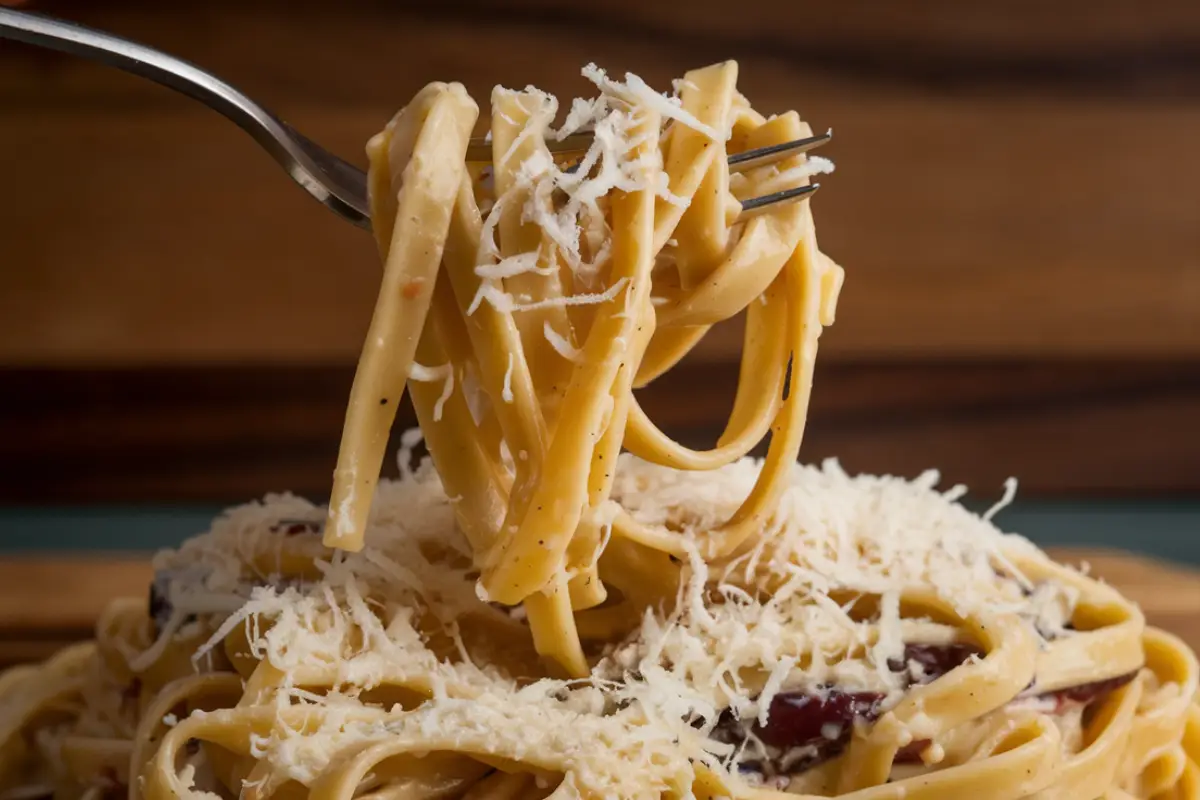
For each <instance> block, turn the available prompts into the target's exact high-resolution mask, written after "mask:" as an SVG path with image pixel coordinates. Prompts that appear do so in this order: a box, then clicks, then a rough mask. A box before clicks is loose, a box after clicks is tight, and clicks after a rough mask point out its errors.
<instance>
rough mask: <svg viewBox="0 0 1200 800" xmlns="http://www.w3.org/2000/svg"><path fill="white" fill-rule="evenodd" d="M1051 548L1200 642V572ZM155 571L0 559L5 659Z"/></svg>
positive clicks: (0, 648)
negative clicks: (1087, 566)
mask: <svg viewBox="0 0 1200 800" xmlns="http://www.w3.org/2000/svg"><path fill="white" fill-rule="evenodd" d="M1051 555H1052V556H1053V557H1055V558H1056V559H1057V560H1060V561H1064V562H1067V563H1072V564H1078V563H1081V562H1087V563H1088V565H1089V566H1090V568H1091V571H1092V573H1093V574H1095V575H1098V576H1100V577H1101V578H1103V579H1104V580H1106V581H1108V582H1109V583H1111V584H1113V585H1114V586H1116V587H1117V588H1118V589H1120V590H1121V591H1122V592H1124V593H1125V594H1126V596H1128V597H1129V598H1130V599H1132V600H1133V601H1135V602H1137V603H1138V604H1140V605H1141V607H1142V610H1143V611H1144V612H1145V614H1146V618H1147V621H1148V622H1149V624H1151V625H1156V626H1160V627H1163V628H1165V629H1167V630H1170V631H1172V632H1173V633H1175V634H1176V635H1178V636H1180V637H1182V638H1183V639H1184V641H1186V642H1187V643H1188V644H1189V645H1190V646H1191V647H1192V648H1193V649H1197V650H1200V573H1197V572H1196V571H1194V570H1188V569H1184V568H1180V567H1176V566H1172V565H1169V564H1165V563H1162V562H1158V561H1153V560H1150V559H1146V558H1142V557H1139V556H1133V555H1130V554H1128V553H1122V552H1118V551H1106V550H1088V549H1077V548H1073V549H1059V550H1052V551H1051ZM150 575H151V571H150V567H149V564H148V562H147V561H146V559H145V558H144V557H137V556H135V557H131V558H126V559H113V558H99V557H97V558H82V557H74V558H66V559H52V560H51V559H46V558H44V557H39V558H24V559H5V560H0V666H2V665H7V664H13V663H18V662H22V661H32V660H38V659H42V658H45V657H47V656H48V655H50V654H51V653H53V652H54V651H55V650H57V649H58V648H60V647H62V646H63V645H64V644H68V643H70V642H73V641H79V640H81V639H86V638H89V637H90V636H91V632H90V627H91V626H92V625H93V624H94V622H95V620H96V617H97V616H98V615H99V613H100V611H101V609H103V607H104V606H105V604H106V603H108V601H109V600H112V599H113V598H116V597H126V596H131V595H132V596H140V595H143V594H144V593H145V591H146V586H147V585H148V582H149V579H150ZM64 587H70V590H69V591H64Z"/></svg>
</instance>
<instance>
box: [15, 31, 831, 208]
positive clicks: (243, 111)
mask: <svg viewBox="0 0 1200 800" xmlns="http://www.w3.org/2000/svg"><path fill="white" fill-rule="evenodd" d="M0 39H13V40H15V41H19V42H25V43H27V44H33V45H39V46H41V47H46V48H50V49H52V50H59V51H61V52H64V53H69V54H71V55H76V56H82V57H84V58H89V59H92V60H94V61H98V62H100V63H102V64H107V65H109V66H112V67H117V68H119V69H123V70H125V71H126V72H131V73H133V74H134V75H139V76H141V77H143V78H149V79H150V80H152V81H155V82H156V83H159V84H162V85H163V86H166V87H168V88H171V89H174V90H175V91H177V92H180V93H182V94H185V95H187V96H188V97H191V98H192V99H194V100H199V101H200V102H201V103H203V104H204V105H206V106H208V107H209V108H211V109H213V110H214V111H216V112H218V113H220V114H222V115H224V116H225V117H226V118H228V119H229V120H231V121H232V122H234V123H235V124H237V125H238V126H239V127H240V128H241V129H242V130H244V131H246V133H248V134H250V136H251V137H252V138H253V139H254V140H255V141H256V142H258V144H259V145H260V146H261V147H262V148H263V149H264V150H266V151H267V153H268V154H269V155H270V156H271V157H272V158H274V159H275V161H276V162H278V163H279V165H280V166H282V167H283V168H284V170H286V171H287V173H288V174H289V175H291V176H292V179H293V180H294V181H296V183H298V184H300V186H302V187H303V188H304V189H305V190H306V191H307V192H308V193H309V194H311V195H312V196H313V197H315V198H316V199H317V200H318V201H320V202H321V203H322V204H323V205H324V206H325V207H326V208H328V209H330V210H331V211H333V212H334V213H336V214H338V215H339V216H341V217H342V218H344V219H346V220H348V221H350V222H353V223H354V224H355V225H357V226H359V227H360V228H365V229H367V230H370V228H371V220H370V206H369V204H368V202H367V176H366V173H364V172H363V171H362V170H361V169H359V168H358V167H355V166H354V165H353V164H350V163H349V162H347V161H344V160H342V159H341V158H338V157H337V156H335V155H334V154H333V153H330V152H329V151H328V150H326V149H325V148H323V147H321V146H320V145H318V144H316V143H315V142H313V141H312V140H311V139H309V138H308V137H306V136H304V135H303V134H302V133H300V132H299V131H298V130H296V129H295V128H293V127H292V126H291V125H289V124H287V123H286V122H284V121H283V120H282V119H280V118H279V117H277V116H276V115H275V114H272V113H271V112H270V111H268V110H267V109H266V108H264V107H263V106H261V105H259V104H258V103H256V102H254V101H253V100H251V99H250V98H249V97H247V96H246V95H245V94H243V93H242V92H240V91H238V90H237V89H236V88H234V87H233V86H231V85H229V84H228V83H226V82H225V81H223V80H221V79H220V78H218V77H217V76H215V75H213V74H212V73H210V72H206V71H205V70H202V69H200V68H199V67H197V66H195V65H193V64H190V63H188V62H187V61H184V60H182V59H179V58H175V57H174V56H170V55H167V54H166V53H163V52H162V51H160V50H155V49H154V48H151V47H146V46H145V45H142V44H138V43H137V42H132V41H130V40H128V39H124V38H121V37H119V36H113V35H112V34H109V33H104V32H103V31H97V30H93V29H91V28H87V27H84V26H83V25H77V24H75V23H73V22H68V21H66V20H61V19H56V18H54V17H49V16H46V15H44V14H37V13H33V12H30V11H15V10H12V9H4V8H0ZM831 137H832V133H831V132H827V133H824V134H820V135H818V136H810V137H807V138H804V139H797V140H795V141H792V142H786V143H784V144H778V145H772V146H770V147H762V148H758V149H756V150H748V151H746V152H744V153H738V154H736V155H732V156H730V157H729V168H730V171H731V172H742V171H745V170H748V169H753V168H755V167H761V166H765V165H768V164H773V163H775V162H778V161H781V160H782V159H784V158H788V157H789V156H793V155H796V154H798V153H804V152H807V151H808V150H811V149H813V148H815V147H819V146H820V145H823V144H825V143H826V142H828V141H829V140H830V138H831ZM590 143H591V135H590V134H589V133H578V134H573V135H571V136H567V137H564V138H563V139H562V140H561V141H549V142H547V143H546V146H547V147H548V148H549V150H550V151H551V152H552V153H555V154H562V155H570V154H572V153H583V152H586V151H587V149H588V146H589V145H590ZM467 159H468V160H469V161H476V162H484V161H486V162H490V161H491V160H492V146H491V143H490V142H488V141H486V140H484V139H472V140H471V142H470V144H469V146H468V147H467ZM818 188H820V184H817V183H813V184H810V185H807V186H800V187H797V188H794V189H787V190H784V191H780V192H774V193H771V194H767V195H763V196H762V197H754V198H751V199H749V200H746V201H744V202H743V203H742V214H741V217H740V218H745V217H750V216H753V215H755V214H760V213H763V211H765V210H767V209H769V208H770V207H772V206H776V205H779V204H783V203H789V202H795V201H797V200H799V199H801V198H803V197H806V196H809V195H811V194H812V193H813V192H815V191H816V190H817V189H818Z"/></svg>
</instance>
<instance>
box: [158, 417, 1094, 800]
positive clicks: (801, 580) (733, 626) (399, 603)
mask: <svg viewBox="0 0 1200 800" xmlns="http://www.w3.org/2000/svg"><path fill="white" fill-rule="evenodd" d="M402 441H403V442H404V446H405V447H406V448H409V455H408V458H404V459H402V463H407V462H408V460H409V459H410V458H411V448H412V447H414V446H415V445H416V442H417V441H419V434H412V433H411V432H410V433H409V434H406V435H405V437H404V438H403V440H402ZM760 468H761V463H760V462H758V461H755V460H752V459H744V460H742V461H739V462H736V463H734V464H731V465H729V466H728V467H725V468H722V469H720V470H717V471H715V472H713V473H705V472H675V471H672V470H669V469H665V468H662V467H657V466H653V465H650V464H647V463H645V462H642V461H639V460H638V459H636V458H634V457H632V456H630V455H623V456H621V457H620V459H619V464H618V469H617V474H616V476H615V485H614V494H613V501H611V502H610V503H609V504H608V505H606V506H604V507H602V508H600V509H597V511H598V516H599V517H604V518H603V519H600V520H599V521H600V522H601V524H605V525H606V529H605V531H604V535H603V539H602V542H601V544H600V546H599V548H598V549H597V552H596V554H595V557H596V558H598V557H599V555H600V553H601V552H603V550H604V549H605V547H608V546H611V544H610V536H612V535H614V534H613V533H612V528H611V525H610V524H607V523H609V522H610V520H609V517H610V516H611V513H610V509H609V506H611V507H612V508H611V510H612V511H615V509H616V508H617V507H618V504H619V506H620V507H623V508H624V509H626V510H627V511H628V513H630V514H631V515H632V516H633V517H634V518H635V519H637V520H638V521H641V522H644V523H649V524H656V525H665V526H667V527H669V528H671V529H672V530H675V531H677V532H678V535H679V537H680V541H681V542H682V546H683V548H684V552H685V555H686V560H685V563H684V564H683V565H682V576H681V577H682V580H681V581H680V583H679V588H678V593H677V594H676V595H675V596H674V597H673V598H664V602H663V603H661V604H651V605H648V606H647V607H646V608H645V609H644V613H643V614H642V616H641V618H640V622H638V623H634V624H633V625H632V628H631V630H630V631H629V634H628V636H627V637H626V638H625V639H624V640H623V641H621V642H620V643H618V644H616V645H614V646H612V647H610V648H609V650H608V651H607V653H606V654H605V656H604V657H603V658H602V659H601V660H600V661H599V662H597V663H596V665H595V667H594V668H593V670H592V674H591V676H590V677H589V678H587V679H585V680H581V681H559V680H552V679H548V678H543V679H540V680H535V681H533V682H532V683H528V685H523V682H522V681H521V680H520V676H521V675H525V674H539V673H538V672H537V670H538V667H537V666H536V665H537V657H536V654H535V653H534V652H533V651H532V647H531V646H530V645H529V643H528V641H527V639H528V629H527V627H525V624H524V615H523V614H521V613H520V610H519V609H515V610H514V609H501V608H498V607H493V606H492V605H490V604H488V603H487V602H486V598H480V597H479V596H478V595H477V593H476V592H477V581H476V573H475V572H474V564H473V561H472V554H471V549H470V546H469V544H468V542H467V541H466V539H465V538H464V537H463V536H462V535H461V534H460V533H459V532H458V530H457V529H456V527H455V522H454V511H453V506H452V503H451V501H450V499H449V498H447V497H446V496H445V493H444V492H443V491H442V488H441V485H440V482H439V481H438V478H437V475H436V473H435V472H434V470H433V469H432V468H431V467H430V466H429V465H428V462H427V461H426V462H425V463H424V464H423V465H422V467H421V468H420V469H418V470H411V469H406V470H404V471H403V472H402V477H401V479H400V480H397V481H382V482H381V483H380V485H379V486H378V489H377V497H376V500H375V503H374V504H373V505H372V511H371V517H370V520H369V523H368V529H369V536H368V542H369V545H368V546H367V547H366V548H364V549H363V551H362V552H360V553H334V554H332V555H331V554H329V553H327V552H325V551H322V550H320V549H319V539H318V536H317V534H316V533H313V534H309V535H307V537H308V538H306V535H299V536H289V537H287V538H285V539H282V544H281V543H280V540H281V537H280V536H279V534H278V533H276V532H273V530H272V527H273V526H274V525H275V524H276V523H277V522H278V520H280V519H320V518H321V512H320V509H318V508H316V507H314V506H312V505H311V504H309V503H307V502H306V501H304V500H301V499H300V498H296V497H293V496H290V495H277V496H270V497H268V498H267V499H266V500H265V501H263V502H262V503H251V504H248V505H245V506H242V507H240V508H236V509H233V510H231V511H230V512H228V513H226V514H225V515H223V516H222V517H220V518H218V519H217V520H216V521H215V522H214V525H213V528H212V530H211V531H210V532H209V533H207V534H204V535H202V536H200V537H197V538H194V539H191V540H189V541H188V542H185V543H184V544H183V545H182V547H181V548H180V549H179V550H177V551H173V552H166V553H163V554H160V555H159V556H158V557H157V558H156V561H155V566H156V568H157V569H158V570H160V571H164V570H167V571H170V570H175V571H176V572H177V574H178V575H179V576H180V577H179V579H178V580H177V581H176V583H177V584H178V585H177V586H175V587H174V591H173V593H172V598H173V600H177V601H178V602H179V603H180V605H179V606H178V607H177V610H178V611H180V612H186V613H193V612H195V613H199V614H201V616H203V617H204V618H206V619H209V620H211V627H210V628H209V629H210V630H213V631H215V633H214V634H213V636H212V637H210V639H209V641H208V642H207V643H206V645H205V646H204V647H202V648H201V650H200V652H199V653H197V658H198V659H199V658H200V657H202V656H203V654H204V653H205V652H206V651H207V650H209V649H211V648H214V647H216V646H217V645H218V644H219V643H220V641H221V640H222V638H223V637H224V636H225V635H226V634H228V633H229V632H230V631H232V630H234V629H235V628H236V627H237V626H239V625H241V624H242V623H243V622H245V623H246V624H247V628H248V630H249V635H250V638H251V651H252V652H253V653H255V654H256V655H257V657H260V658H263V659H265V660H267V661H269V662H270V663H271V664H272V665H273V666H274V667H276V668H277V669H279V670H281V671H282V673H283V674H284V675H285V676H286V680H285V681H284V683H283V685H282V686H281V687H280V689H279V690H278V691H279V694H278V697H277V700H276V702H277V704H278V707H279V708H280V709H284V708H287V707H288V706H291V705H294V704H300V705H305V706H312V707H313V708H315V709H319V710H320V712H321V714H323V716H322V717H321V719H322V722H321V724H320V725H319V726H317V729H316V730H312V731H309V732H306V733H301V732H298V731H291V730H289V729H287V728H286V726H276V728H275V729H274V730H273V731H272V732H271V734H270V735H269V736H264V737H261V738H260V739H258V740H256V742H255V745H254V746H255V749H256V751H257V752H258V754H259V755H258V757H259V758H261V759H262V760H263V761H264V762H266V763H268V764H269V765H270V766H271V767H272V768H273V769H275V770H277V771H278V772H279V774H281V775H284V776H287V777H290V778H292V779H294V780H297V781H300V782H301V783H306V782H308V781H311V780H313V779H314V778H315V776H317V775H319V774H320V773H321V771H322V770H323V769H324V768H325V767H326V766H327V765H328V764H329V763H330V762H331V761H332V760H334V759H337V758H339V754H341V753H349V752H353V751H354V749H355V748H359V747H361V746H363V744H366V743H371V742H375V741H380V740H383V739H384V738H387V739H388V740H389V741H395V740H397V739H404V738H406V737H411V738H412V739H413V741H423V742H428V741H430V740H436V739H437V737H439V736H443V737H444V736H447V735H452V736H453V737H454V738H455V740H456V741H458V742H459V743H460V744H465V743H477V744H478V746H480V747H482V748H485V749H486V750H487V751H488V752H493V753H498V754H503V756H504V757H506V758H517V759H519V758H521V757H523V756H531V755H532V754H534V753H537V754H542V755H547V756H553V757H554V758H555V759H561V760H562V763H565V764H567V765H569V767H568V775H569V778H570V780H572V781H574V782H575V784H576V785H577V786H579V787H584V788H586V790H587V791H588V792H594V793H598V794H611V795H614V796H635V795H636V794H637V793H638V791H639V790H645V789H646V788H647V785H649V786H652V787H653V788H654V790H655V791H656V792H657V791H659V790H665V789H666V788H667V787H669V786H674V785H688V783H689V780H690V779H689V778H688V776H689V775H690V774H691V770H692V769H693V766H692V761H695V762H699V763H707V764H709V765H713V766H716V765H720V764H725V765H736V763H737V762H738V761H739V759H745V758H751V757H753V756H754V753H755V752H756V748H761V746H762V745H761V743H757V744H756V743H755V742H754V741H751V740H747V741H746V742H745V743H744V744H743V745H741V746H739V747H736V748H735V747H733V746H731V745H729V744H725V743H721V742H718V741H715V740H713V739H710V738H708V733H709V732H710V731H711V730H712V729H713V726H714V725H715V724H716V721H717V719H718V717H719V715H721V714H722V713H723V712H724V711H725V710H726V709H728V710H730V711H731V712H733V713H734V714H735V715H736V716H737V717H738V718H740V719H746V720H754V719H756V720H758V721H759V723H760V724H763V723H765V722H766V721H767V718H768V714H769V709H770V701H771V699H772V698H773V697H774V696H775V695H776V694H777V693H779V692H781V691H789V690H794V689H797V688H806V689H813V688H814V687H820V686H822V685H826V684H836V685H838V686H841V687H844V688H846V689H850V690H854V689H862V690H871V691H880V692H884V693H886V694H887V700H885V706H886V705H888V704H890V703H894V702H895V701H896V700H897V699H898V697H899V696H900V692H901V686H900V683H899V681H900V680H901V677H900V674H899V673H893V672H892V671H891V670H889V669H887V664H888V661H889V660H892V659H894V658H896V657H897V656H898V655H900V654H902V653H903V648H904V645H905V644H906V643H908V642H912V641H931V642H936V641H950V640H951V639H949V638H947V637H949V636H950V635H951V634H952V632H951V631H947V630H945V629H943V628H942V626H939V625H936V624H934V623H932V622H930V621H927V620H914V619H907V618H904V617H903V616H902V615H901V613H900V606H899V597H900V594H901V593H902V592H903V591H904V589H905V588H906V587H912V586H920V587H922V588H924V589H930V588H932V589H934V590H936V591H938V592H939V593H941V594H942V595H943V596H944V597H945V599H946V600H948V601H949V602H951V603H953V604H954V605H955V606H956V607H957V608H959V609H960V610H961V612H962V613H971V612H972V611H973V610H979V609H987V608H992V607H994V606H995V605H996V604H998V603H1003V604H1007V605H1008V606H1011V607H1012V608H1014V609H1015V610H1017V611H1018V613H1021V614H1023V615H1026V616H1027V617H1028V618H1029V619H1030V621H1031V623H1033V624H1034V625H1035V626H1037V627H1038V628H1039V629H1041V627H1042V625H1045V626H1046V628H1047V629H1054V628H1056V627H1061V625H1062V623H1063V621H1064V620H1066V619H1069V616H1070V611H1071V609H1072V607H1073V603H1074V597H1073V595H1072V594H1071V593H1070V592H1068V591H1066V590H1064V589H1062V587H1057V586H1055V585H1054V584H1053V583H1045V584H1041V585H1039V587H1038V590H1037V591H1036V592H1034V593H1033V594H1032V595H1029V596H1026V595H1025V594H1024V593H1023V591H1022V589H1021V585H1020V582H1019V581H1017V580H1016V579H1015V578H1014V577H1013V576H1012V574H1011V573H1009V572H1007V570H1004V569H998V568H997V564H996V561H995V557H994V554H995V553H996V552H1000V551H1004V552H1017V553H1020V552H1031V553H1032V552H1036V551H1035V549H1034V548H1033V545H1032V544H1030V543H1028V542H1027V541H1025V540H1023V539H1021V538H1019V537H1016V536H1011V535H1005V534H1002V533H1001V532H1000V531H998V530H997V529H996V528H995V527H994V526H993V525H992V524H991V523H990V522H989V521H988V520H987V519H984V518H983V517H980V516H977V515H975V514H973V513H971V512H969V511H968V510H966V509H965V508H963V507H962V506H961V505H959V504H958V503H957V502H955V499H956V498H957V497H958V496H959V495H960V493H961V492H960V490H959V489H957V488H953V489H951V490H949V491H948V492H944V493H943V492H938V491H937V490H936V489H935V486H936V482H937V475H936V473H926V474H925V475H922V476H920V477H919V478H917V479H916V480H915V481H906V480H902V479H899V478H892V477H872V476H859V477H851V476H848V475H847V474H846V473H844V472H843V471H842V470H841V469H840V467H838V465H837V464H836V463H835V462H826V463H825V464H823V465H822V466H820V467H808V466H801V465H796V466H794V467H793V468H792V470H791V472H790V474H789V476H788V481H787V488H786V490H785V492H784V494H783V497H782V498H781V500H780V503H779V506H778V509H777V512H776V514H775V518H774V519H773V520H772V522H771V523H770V524H769V526H768V528H767V529H766V530H765V531H764V535H763V536H762V537H761V538H760V539H759V540H758V542H757V543H756V544H755V546H754V547H752V548H751V549H750V550H748V551H747V552H743V553H740V554H738V555H736V556H734V557H730V558H729V559H726V560H725V561H723V562H716V563H711V564H710V563H706V562H705V561H704V560H703V559H702V558H701V557H700V549H699V543H700V542H701V541H702V539H703V537H704V535H705V533H706V531H707V530H709V529H710V528H711V527H712V526H713V525H714V523H715V522H717V521H720V520H722V519H724V518H725V517H726V516H727V515H728V513H729V512H730V511H731V510H732V509H733V508H735V507H736V506H737V504H738V503H739V502H740V500H741V498H742V496H743V495H744V492H745V491H746V490H747V489H748V487H749V486H750V485H752V484H753V482H754V480H755V477H756V476H757V474H758V471H759V469H760ZM1007 496H1008V493H1006V497H1007ZM310 546H311V547H313V548H314V550H313V551H312V552H313V554H314V555H313V558H314V559H315V563H316V565H317V572H318V576H317V577H316V578H315V579H313V580H306V581H299V582H294V581H293V582H279V581H274V582H266V583H262V584H261V585H257V586H255V585H254V576H255V575H256V574H257V571H260V570H259V568H258V567H254V568H251V566H250V565H252V564H258V563H259V562H260V561H261V558H262V555H263V554H264V553H268V552H273V548H279V547H286V548H287V549H288V551H289V552H304V553H307V552H309V551H308V550H306V549H305V548H308V547H310ZM593 560H594V559H593ZM248 586H249V587H252V588H250V589H249V590H247V587H248ZM862 595H872V596H876V597H879V598H880V603H879V613H878V614H877V615H875V616H872V617H868V618H863V617H862V616H859V615H857V614H856V613H855V612H854V610H853V605H852V602H853V601H852V600H851V601H849V602H847V601H844V600H843V601H839V600H838V599H837V597H839V596H844V597H851V598H853V597H857V596H862ZM238 598H240V599H241V602H240V607H239V608H237V610H236V611H233V613H229V611H228V610H225V611H222V610H220V609H228V608H229V605H230V602H231V600H232V599H238ZM437 642H443V644H437ZM523 659H528V665H529V666H528V667H523V666H522V664H523V663H525V662H523ZM525 669H529V670H532V671H529V672H526V671H524V670H525ZM315 674H327V675H329V676H330V678H329V680H332V686H330V687H329V688H328V689H325V690H319V689H320V686H319V685H318V686H317V687H312V686H311V685H309V684H307V683H306V681H309V682H310V681H311V680H312V679H311V678H306V677H305V676H312V675H315ZM383 684H390V685H406V686H412V687H425V688H424V689H422V691H423V692H425V693H427V694H428V695H429V696H431V698H432V699H430V700H429V701H427V702H426V703H424V704H423V705H421V706H419V707H418V708H416V709H414V710H410V711H405V710H403V709H400V708H399V707H397V708H395V709H391V710H388V709H379V708H373V707H368V706H364V705H363V704H362V703H361V702H359V701H358V700H357V693H358V692H361V691H365V690H369V689H370V688H372V687H376V686H380V685H383ZM211 713H213V714H220V713H222V712H220V711H217V712H211ZM796 757H800V755H799V754H797V756H796ZM631 775H637V776H638V778H637V780H636V781H634V780H633V779H632V778H631V777H630V776H631ZM676 781H681V782H682V783H678V784H677V783H675V782H676Z"/></svg>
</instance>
